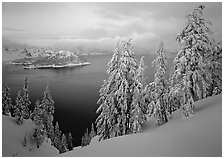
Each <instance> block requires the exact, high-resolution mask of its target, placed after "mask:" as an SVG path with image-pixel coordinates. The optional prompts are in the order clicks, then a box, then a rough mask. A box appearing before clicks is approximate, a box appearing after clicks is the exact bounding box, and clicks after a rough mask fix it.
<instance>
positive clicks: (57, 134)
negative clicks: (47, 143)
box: [53, 122, 61, 150]
mask: <svg viewBox="0 0 224 159" xmlns="http://www.w3.org/2000/svg"><path fill="white" fill-rule="evenodd" d="M54 129H55V130H54V140H53V142H54V146H55V147H56V148H57V149H58V150H60V148H61V144H60V142H61V131H60V129H59V124H58V122H56V124H55V128H54Z"/></svg>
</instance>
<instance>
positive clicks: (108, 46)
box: [20, 32, 159, 54]
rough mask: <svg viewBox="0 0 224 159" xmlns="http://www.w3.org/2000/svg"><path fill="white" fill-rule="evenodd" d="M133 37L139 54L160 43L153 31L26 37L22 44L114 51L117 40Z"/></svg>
mask: <svg viewBox="0 0 224 159" xmlns="http://www.w3.org/2000/svg"><path fill="white" fill-rule="evenodd" d="M129 38H132V39H133V41H132V43H133V46H134V50H135V51H136V53H137V54H143V53H150V52H151V51H152V50H153V49H155V48H154V46H156V47H157V45H158V43H159V38H158V37H157V36H156V35H155V34H154V33H152V32H148V33H144V34H138V33H132V34H130V35H127V36H115V37H102V38H98V39H89V38H70V37H63V38H58V39H52V38H50V39H46V38H45V39H24V40H20V43H21V44H29V45H32V46H40V47H53V48H59V49H65V50H66V49H67V50H73V49H75V48H79V47H83V48H97V49H101V50H103V51H107V52H112V51H113V49H114V47H115V44H116V42H117V41H122V40H125V41H126V40H128V39H129Z"/></svg>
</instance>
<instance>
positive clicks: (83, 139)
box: [81, 128, 90, 146]
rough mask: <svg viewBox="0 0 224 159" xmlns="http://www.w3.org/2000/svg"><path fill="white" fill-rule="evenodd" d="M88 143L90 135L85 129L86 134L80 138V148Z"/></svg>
mask: <svg viewBox="0 0 224 159" xmlns="http://www.w3.org/2000/svg"><path fill="white" fill-rule="evenodd" d="M89 143H90V135H89V131H88V128H87V129H86V132H85V134H84V136H83V138H82V144H81V145H82V146H87V145H89Z"/></svg>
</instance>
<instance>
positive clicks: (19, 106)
mask: <svg viewBox="0 0 224 159" xmlns="http://www.w3.org/2000/svg"><path fill="white" fill-rule="evenodd" d="M13 115H14V117H15V118H16V122H17V123H18V124H19V125H21V124H23V121H24V115H25V113H24V101H23V98H22V96H21V93H20V91H19V92H18V93H17V97H16V105H15V106H14V114H13Z"/></svg>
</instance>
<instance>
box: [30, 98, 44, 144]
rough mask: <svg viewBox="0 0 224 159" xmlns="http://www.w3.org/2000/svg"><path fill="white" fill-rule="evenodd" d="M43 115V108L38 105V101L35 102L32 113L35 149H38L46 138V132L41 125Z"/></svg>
mask: <svg viewBox="0 0 224 159" xmlns="http://www.w3.org/2000/svg"><path fill="white" fill-rule="evenodd" d="M43 113H44V109H43V106H42V105H41V104H40V101H39V100H37V101H36V103H35V108H34V111H33V122H34V126H35V128H34V134H33V140H34V141H35V143H36V144H37V148H39V146H40V145H41V144H42V143H43V141H44V139H45V136H46V131H45V129H44V124H43Z"/></svg>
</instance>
